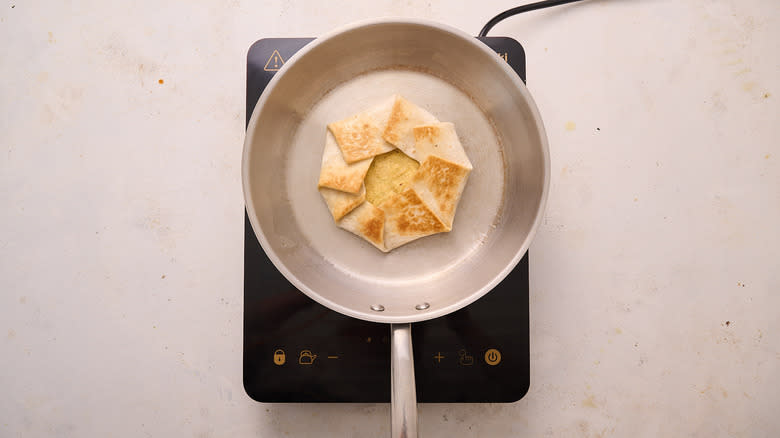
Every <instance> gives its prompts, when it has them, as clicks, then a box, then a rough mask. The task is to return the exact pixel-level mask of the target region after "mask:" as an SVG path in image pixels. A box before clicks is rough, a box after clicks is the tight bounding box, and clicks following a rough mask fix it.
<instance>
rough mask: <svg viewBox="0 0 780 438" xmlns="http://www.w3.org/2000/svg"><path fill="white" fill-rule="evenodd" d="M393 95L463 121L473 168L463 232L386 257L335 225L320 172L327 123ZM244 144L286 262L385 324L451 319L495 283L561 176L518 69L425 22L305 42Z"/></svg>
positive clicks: (353, 309) (255, 220)
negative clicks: (552, 171) (554, 175)
mask: <svg viewBox="0 0 780 438" xmlns="http://www.w3.org/2000/svg"><path fill="white" fill-rule="evenodd" d="M392 94H400V95H402V96H404V97H406V98H407V99H409V100H410V101H412V102H414V103H415V104H417V105H420V106H422V107H424V108H426V109H427V110H428V111H430V112H431V113H433V114H434V115H435V116H436V117H437V118H438V119H439V120H441V121H448V122H452V123H454V125H455V128H456V130H457V132H458V135H459V137H460V140H461V142H462V143H463V145H464V148H465V149H466V152H467V153H468V155H469V158H470V160H471V161H472V163H473V165H474V170H473V171H472V173H471V175H470V176H469V181H468V183H467V185H466V188H465V191H464V193H463V197H462V198H461V202H460V204H459V206H458V210H457V213H456V216H455V222H454V224H453V230H452V231H451V232H449V233H442V234H438V235H433V236H428V237H424V238H421V239H419V240H417V241H415V242H412V243H409V244H407V245H404V246H402V247H400V248H397V249H395V250H393V251H392V252H391V253H389V254H383V253H380V252H379V251H377V250H376V249H375V248H373V247H372V246H371V245H370V244H368V243H367V242H364V241H363V240H362V239H360V238H358V237H356V236H353V235H351V234H349V233H348V232H346V231H344V230H341V229H339V228H338V227H337V226H336V225H335V224H334V223H333V220H332V218H331V217H330V215H329V213H328V210H327V208H326V206H325V204H324V202H323V200H322V199H321V197H320V195H319V193H318V192H317V179H318V175H319V171H320V162H321V158H322V150H323V147H324V142H325V134H326V125H327V124H328V123H330V122H333V121H336V120H339V119H341V118H344V117H346V116H349V115H351V114H354V113H357V112H359V111H361V110H364V109H366V108H368V107H370V106H372V105H374V104H376V103H378V102H380V101H382V100H383V99H386V98H388V97H389V96H390V95H392ZM244 148H245V149H244V163H243V173H244V175H243V177H244V195H245V200H246V205H247V212H248V213H249V218H250V221H251V223H252V227H253V228H254V230H255V233H256V234H257V236H258V240H259V241H260V243H261V244H262V246H263V249H264V250H265V251H266V253H267V254H268V256H269V258H270V259H271V261H272V262H273V263H274V265H275V266H276V267H277V268H278V269H279V270H280V272H282V274H284V275H285V277H287V279H288V280H290V281H291V282H292V283H293V284H294V285H295V286H296V287H297V288H298V289H300V290H301V291H303V292H304V293H306V294H307V295H308V296H310V297H311V298H313V299H315V300H317V301H318V302H320V303H321V304H324V305H325V306H328V307H330V308H332V309H334V310H336V311H339V312H342V313H344V314H347V315H350V316H354V317H357V318H362V319H366V320H371V321H377V322H412V321H419V320H424V319H427V318H432V317H436V316H440V315H443V314H446V313H448V312H451V311H454V310H456V309H458V308H461V307H463V306H464V305H466V304H468V303H470V302H472V301H474V300H475V299H477V298H479V297H480V296H482V295H483V294H485V293H487V292H488V291H489V290H490V289H491V288H492V287H493V286H494V285H495V284H496V283H497V282H498V281H500V280H501V279H502V278H503V277H504V276H505V275H506V274H507V273H508V272H509V271H510V270H511V269H512V268H513V267H514V265H515V264H516V263H517V262H518V261H519V260H520V258H521V257H522V255H523V253H524V252H525V251H526V249H527V248H528V245H529V243H530V240H531V237H532V235H533V233H534V231H535V228H536V226H537V225H538V222H539V217H540V214H541V213H540V212H541V210H542V207H543V205H544V199H545V196H546V190H547V184H548V175H549V158H548V155H547V143H546V138H545V135H544V129H543V127H542V124H541V120H540V118H539V115H538V112H537V110H536V108H535V106H534V104H533V102H532V100H531V97H530V95H529V94H528V92H527V90H526V89H525V87H524V86H523V84H522V82H520V80H519V79H518V77H517V75H516V74H515V73H514V72H512V71H511V69H510V68H509V67H508V66H507V65H506V64H505V63H504V61H503V60H501V58H499V57H498V56H496V54H495V53H494V52H492V51H490V50H489V49H488V48H487V47H486V46H484V45H482V43H480V42H478V41H476V40H475V39H474V38H473V37H471V36H469V35H466V34H464V33H462V32H460V31H457V30H454V29H451V28H447V27H445V26H441V25H437V24H434V23H429V22H421V21H413V20H412V21H409V20H392V19H388V20H380V21H377V22H373V23H368V24H361V25H355V26H354V27H351V28H347V29H343V30H340V31H337V32H334V33H333V34H331V35H328V36H326V37H324V38H321V39H319V40H317V41H315V42H313V43H312V44H310V45H309V46H307V47H304V49H302V50H301V52H299V53H298V54H297V55H296V56H295V57H293V58H292V59H291V60H288V62H287V63H286V64H285V66H284V67H283V69H282V70H281V71H280V72H279V73H277V76H276V77H275V78H274V80H273V81H272V82H271V83H270V84H269V86H268V87H267V88H266V90H265V92H264V93H263V96H261V99H260V101H259V102H258V106H257V107H256V109H255V111H254V113H253V114H252V118H251V120H250V124H249V127H248V129H247V139H246V143H245V146H244ZM423 303H427V305H422V306H418V305H421V304H423ZM376 305H381V306H383V308H384V310H383V311H382V312H375V311H372V310H371V307H372V306H374V307H375V308H379V307H377V306H376ZM418 309H419V310H418Z"/></svg>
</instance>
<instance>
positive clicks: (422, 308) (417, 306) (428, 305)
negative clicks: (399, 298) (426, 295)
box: [414, 303, 431, 310]
mask: <svg viewBox="0 0 780 438" xmlns="http://www.w3.org/2000/svg"><path fill="white" fill-rule="evenodd" d="M429 307H431V305H430V304H428V303H420V304H418V305H416V306H414V308H415V309H417V310H425V309H427V308H429Z"/></svg>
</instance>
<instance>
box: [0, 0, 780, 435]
mask: <svg viewBox="0 0 780 438" xmlns="http://www.w3.org/2000/svg"><path fill="white" fill-rule="evenodd" d="M471 3H472V5H471V6H469V7H463V8H457V7H453V6H450V5H449V2H444V1H431V2H401V1H381V2H365V1H355V2H347V1H337V0H332V1H330V2H311V4H307V3H304V2H288V1H273V2H265V4H260V2H251V1H246V0H230V1H221V2H210V3H209V2H201V1H196V2H191V1H190V2H185V1H179V2H166V1H154V2H151V1H138V2H134V3H133V4H125V5H119V4H118V3H117V2H104V1H91V2H90V1H73V2H41V1H21V0H19V1H16V2H14V1H10V2H6V3H5V4H4V5H3V6H0V39H2V41H3V43H2V49H1V50H0V76H2V78H3V80H2V81H1V82H0V96H2V99H0V128H1V129H0V147H2V150H0V359H1V363H2V365H0V388H2V396H1V397H0V436H2V437H17V436H24V437H51V436H55V437H70V436H74V437H75V436H78V437H86V436H94V437H98V436H100V437H104V436H127V437H130V436H132V437H136V436H197V437H217V436H236V437H243V436H264V437H275V436H288V435H289V436H321V437H324V436H332V437H345V436H350V437H352V436H376V435H385V434H387V432H388V425H389V420H388V415H389V409H388V406H387V405H350V404H343V405H263V404H258V403H255V402H254V401H252V400H250V399H249V398H248V397H247V396H246V395H245V393H244V391H243V388H242V384H241V332H242V327H241V321H242V269H243V265H242V246H243V241H242V237H243V219H242V215H243V204H242V197H241V190H240V178H239V162H240V153H241V147H242V140H243V124H244V85H245V54H246V50H247V48H248V47H249V45H250V44H251V43H252V42H254V41H255V40H257V39H259V38H262V37H270V36H316V35H318V34H321V33H323V32H325V31H327V30H329V29H331V28H333V27H335V26H338V25H341V24H344V23H347V22H351V21H354V20H358V19H364V18H370V17H376V16H383V15H400V16H413V17H423V18H431V19H435V20H438V21H441V22H444V23H447V24H450V25H454V26H458V27H460V28H462V29H465V30H467V31H471V32H476V31H478V30H479V29H480V27H481V26H482V24H483V23H484V21H486V20H487V19H488V18H489V17H490V16H492V15H493V14H494V13H496V12H498V11H500V10H503V9H505V8H507V7H510V6H512V5H513V4H514V2H512V1H508V0H506V1H490V2H471ZM778 20H780V9H779V8H778V7H777V4H776V2H775V1H774V0H750V1H746V0H745V1H743V0H721V1H718V2H712V1H707V0H691V1H685V2H682V1H678V0H655V1H629V0H592V1H588V2H585V3H582V4H577V5H571V6H564V7H560V8H557V9H553V10H548V11H540V12H535V13H531V14H528V15H527V16H524V17H516V18H514V19H511V20H509V21H506V22H504V23H502V24H500V25H498V26H497V27H496V29H495V31H494V33H493V34H495V35H502V34H503V35H508V36H512V37H514V38H516V39H518V40H519V41H521V43H523V45H524V46H525V48H526V51H527V55H528V84H529V88H530V90H531V92H532V93H533V94H534V96H535V98H536V99H537V103H538V105H539V107H540V110H541V113H542V116H543V117H544V119H545V121H546V124H547V127H548V132H549V137H550V144H551V148H552V150H551V153H552V169H553V174H552V188H551V192H550V201H549V210H548V212H547V215H546V219H545V222H544V226H543V227H542V228H541V230H540V233H539V235H538V237H537V239H536V241H535V242H534V245H533V247H532V254H533V257H532V260H531V381H532V383H531V389H530V392H529V393H528V395H527V396H526V397H525V398H524V399H523V400H521V401H520V402H518V403H514V404H507V405H471V404H468V405H422V406H421V408H420V411H421V414H420V415H421V417H420V423H421V433H422V434H423V435H424V436H427V437H448V436H464V437H477V436H481V437H486V436H490V437H493V436H495V437H498V436H529V437H539V436H556V437H559V436H578V437H579V436H583V437H608V436H610V437H658V436H698V437H715V436H734V437H765V436H766V437H770V436H778V435H779V434H780V416H778V415H777V413H776V411H777V408H778V406H780V392H779V391H778V388H780V322H779V321H780V318H778V313H779V312H780V310H779V309H780V293H779V292H780V274H779V273H778V267H779V266H780V262H779V261H780V231H778V224H780V125H778V123H777V122H778V114H779V113H778V110H779V109H780V106H779V104H778V102H780V22H778Z"/></svg>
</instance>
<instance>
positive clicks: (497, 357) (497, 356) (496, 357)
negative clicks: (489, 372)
mask: <svg viewBox="0 0 780 438" xmlns="http://www.w3.org/2000/svg"><path fill="white" fill-rule="evenodd" d="M500 362H501V352H500V351H498V350H496V349H495V348H491V349H489V350H488V351H486V352H485V363H487V364H488V365H498V364H499V363H500Z"/></svg>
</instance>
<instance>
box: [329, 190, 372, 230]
mask: <svg viewBox="0 0 780 438" xmlns="http://www.w3.org/2000/svg"><path fill="white" fill-rule="evenodd" d="M319 191H320V194H321V195H322V199H324V200H325V203H326V204H327V205H328V210H330V214H331V215H332V216H333V220H334V221H336V222H338V221H339V220H341V218H343V217H344V216H346V215H347V213H349V212H350V211H352V210H354V209H355V208H356V207H357V206H358V205H360V204H362V203H363V201H365V200H366V188H365V186H362V187H361V188H360V191H359V192H358V193H347V192H342V191H340V190H335V189H329V188H327V187H320V188H319Z"/></svg>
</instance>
